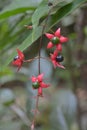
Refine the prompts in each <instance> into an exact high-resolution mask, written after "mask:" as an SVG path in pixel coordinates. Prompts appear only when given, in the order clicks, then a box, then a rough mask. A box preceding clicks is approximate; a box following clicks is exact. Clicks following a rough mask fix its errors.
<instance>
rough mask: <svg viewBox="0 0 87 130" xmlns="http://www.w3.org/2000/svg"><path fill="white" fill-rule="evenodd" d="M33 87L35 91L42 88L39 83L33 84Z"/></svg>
mask: <svg viewBox="0 0 87 130" xmlns="http://www.w3.org/2000/svg"><path fill="white" fill-rule="evenodd" d="M32 87H33V88H34V89H37V88H39V87H40V84H39V82H33V83H32Z"/></svg>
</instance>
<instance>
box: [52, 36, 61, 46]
mask: <svg viewBox="0 0 87 130" xmlns="http://www.w3.org/2000/svg"><path fill="white" fill-rule="evenodd" d="M51 41H52V43H53V44H54V45H56V44H58V43H59V38H58V37H53V38H52V40H51Z"/></svg>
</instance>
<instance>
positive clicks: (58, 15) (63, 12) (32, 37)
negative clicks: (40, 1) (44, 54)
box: [3, 0, 87, 67]
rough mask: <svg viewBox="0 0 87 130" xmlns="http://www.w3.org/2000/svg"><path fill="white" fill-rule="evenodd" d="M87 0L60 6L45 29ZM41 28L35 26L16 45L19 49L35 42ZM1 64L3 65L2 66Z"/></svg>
mask: <svg viewBox="0 0 87 130" xmlns="http://www.w3.org/2000/svg"><path fill="white" fill-rule="evenodd" d="M86 1H87V0H83V1H82V0H75V1H74V2H72V3H69V4H67V5H65V6H63V7H62V8H60V9H58V11H57V12H56V13H55V14H53V15H52V22H51V24H50V25H49V26H47V28H46V31H49V30H50V29H51V28H52V27H53V26H54V25H55V24H57V23H58V22H59V21H60V20H61V19H62V18H63V17H65V16H66V15H68V14H70V13H72V12H73V11H74V10H75V9H76V8H77V7H79V6H80V5H81V4H82V3H83V2H86ZM41 32H42V28H41V27H40V26H38V28H35V29H34V30H33V32H32V34H30V35H29V36H28V37H27V38H26V39H25V40H24V41H23V43H22V44H21V45H20V46H19V47H18V48H19V49H21V50H22V51H23V50H25V49H26V48H27V47H29V46H30V45H32V43H33V42H35V41H36V40H37V39H38V38H39V37H40V36H41V35H42V33H41ZM15 54H16V53H13V54H12V55H11V56H10V57H9V58H8V59H7V60H6V61H5V65H4V66H6V65H8V64H9V63H10V62H11V61H12V59H13V57H14V56H15ZM4 66H3V67H4Z"/></svg>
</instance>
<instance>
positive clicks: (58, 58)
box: [56, 55, 64, 62]
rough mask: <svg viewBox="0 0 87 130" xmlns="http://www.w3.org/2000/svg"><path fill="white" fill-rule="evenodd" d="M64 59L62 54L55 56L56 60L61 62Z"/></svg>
mask: <svg viewBox="0 0 87 130" xmlns="http://www.w3.org/2000/svg"><path fill="white" fill-rule="evenodd" d="M63 60H64V57H63V56H62V55H58V56H57V57H56V61H57V62H62V61H63Z"/></svg>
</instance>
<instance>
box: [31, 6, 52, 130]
mask: <svg viewBox="0 0 87 130" xmlns="http://www.w3.org/2000/svg"><path fill="white" fill-rule="evenodd" d="M51 9H52V8H51ZM51 9H50V10H49V12H48V15H47V18H46V20H45V23H44V25H43V28H42V34H41V37H40V43H39V54H38V75H39V74H40V73H41V65H40V58H41V47H42V38H43V33H44V30H45V28H46V24H47V21H48V17H49V15H50V12H51ZM38 103H39V95H38V92H37V96H36V105H35V111H34V119H33V121H32V125H31V130H34V127H35V119H36V115H37V111H38Z"/></svg>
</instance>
